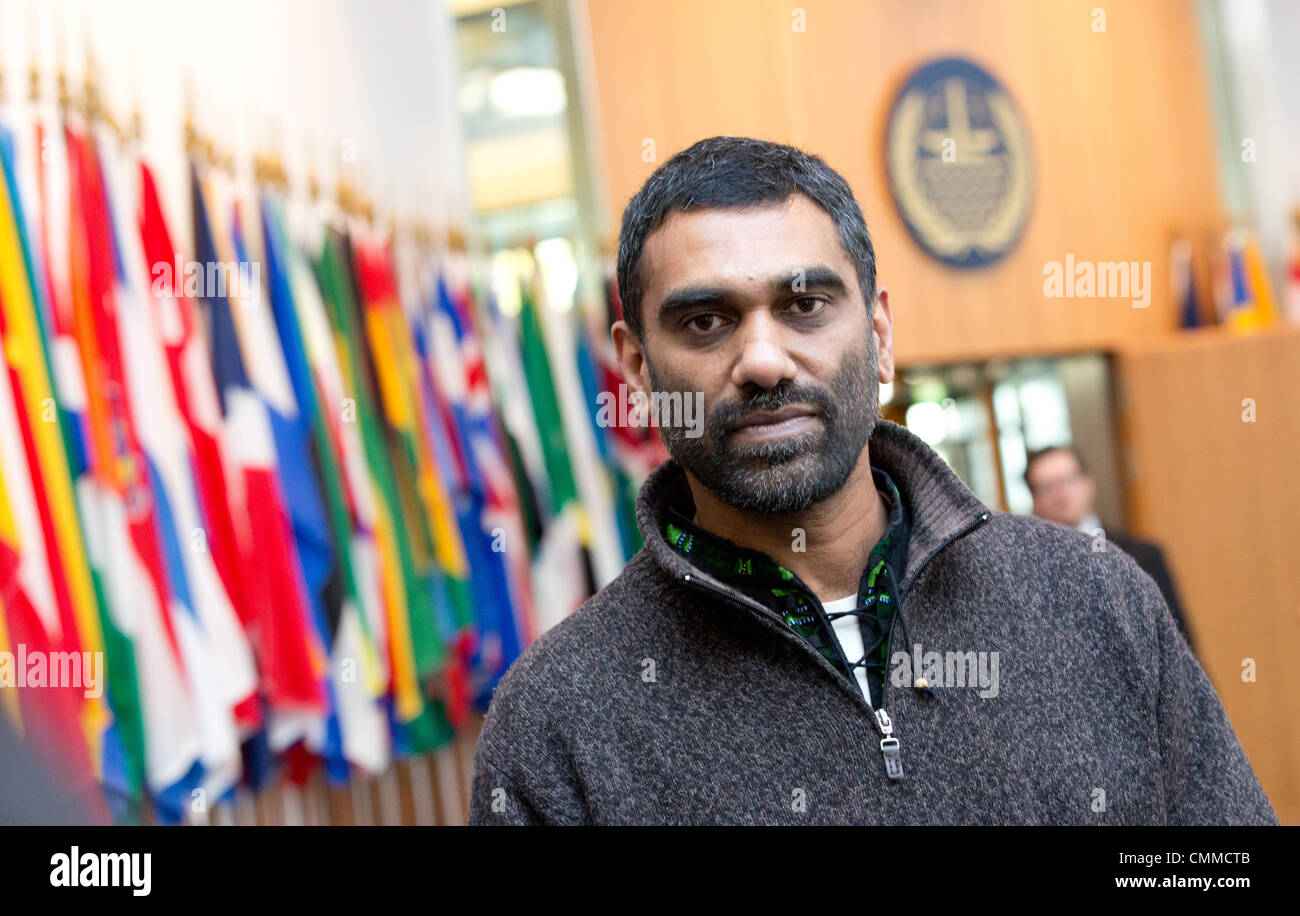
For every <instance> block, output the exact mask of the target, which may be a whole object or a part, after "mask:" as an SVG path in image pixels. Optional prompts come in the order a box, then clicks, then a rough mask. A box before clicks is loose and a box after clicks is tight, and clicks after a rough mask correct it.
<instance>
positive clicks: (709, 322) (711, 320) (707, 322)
mask: <svg viewBox="0 0 1300 916" xmlns="http://www.w3.org/2000/svg"><path fill="white" fill-rule="evenodd" d="M699 322H703V324H700V323H699ZM721 322H722V318H721V317H720V316H718V315H711V314H706V315H696V316H695V317H693V318H688V319H687V320H686V328H687V329H688V330H691V331H700V332H704V333H707V332H709V331H716V330H717V329H718V328H719V327H720V326H721Z"/></svg>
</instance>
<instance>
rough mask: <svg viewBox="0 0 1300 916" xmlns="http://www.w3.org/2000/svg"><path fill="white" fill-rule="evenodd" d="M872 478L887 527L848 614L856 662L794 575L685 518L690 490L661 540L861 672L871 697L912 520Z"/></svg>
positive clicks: (881, 478) (880, 474) (898, 498)
mask: <svg viewBox="0 0 1300 916" xmlns="http://www.w3.org/2000/svg"><path fill="white" fill-rule="evenodd" d="M871 476H872V479H873V481H874V482H875V486H876V489H877V490H878V491H879V492H880V495H881V498H883V499H884V500H885V505H886V506H887V507H888V511H889V523H888V525H887V526H886V528H885V532H884V534H883V535H881V537H880V539H879V540H878V541H877V542H876V544H875V546H874V547H872V548H871V554H870V557H869V558H868V561H867V565H866V568H865V569H863V571H862V576H861V579H860V581H859V584H858V610H856V611H854V612H851V613H853V614H854V615H855V616H857V617H858V620H859V622H860V624H861V627H862V631H863V646H864V647H866V649H867V653H866V655H865V656H864V657H863V658H862V659H848V658H846V657H845V655H844V652H843V650H842V648H841V647H840V644H839V640H838V639H837V638H836V636H835V633H834V629H833V626H832V624H831V621H830V619H829V618H828V617H827V616H826V612H825V610H824V609H823V607H822V605H821V602H820V601H819V600H818V599H817V597H816V596H815V595H814V594H813V592H812V590H811V589H810V588H808V586H807V585H806V584H805V583H804V582H803V581H802V580H800V579H799V577H798V576H797V575H795V573H794V572H793V571H791V570H789V569H787V568H786V567H784V566H782V565H781V564H780V563H778V562H777V561H776V560H775V559H774V558H773V557H772V556H771V555H769V554H767V553H765V552H763V551H759V550H753V549H751V548H748V547H742V546H740V545H739V544H736V543H734V542H733V541H730V540H728V539H727V538H724V537H722V536H720V535H717V534H714V533H712V532H710V531H706V530H704V529H703V528H701V527H699V526H698V525H696V524H695V523H694V522H693V521H692V520H691V519H690V517H689V516H688V515H687V514H686V513H688V512H690V513H692V514H693V512H694V507H693V506H691V505H689V502H690V497H689V491H686V494H685V496H684V498H683V501H682V502H681V503H680V504H679V505H674V506H669V507H668V510H667V513H666V519H667V520H666V522H665V524H664V535H665V537H666V538H667V541H668V543H669V544H670V545H671V546H672V547H673V548H674V549H675V550H677V551H678V552H680V553H682V554H683V555H685V556H688V557H690V558H692V559H693V560H694V561H696V562H699V563H701V564H704V565H706V566H707V567H708V571H709V572H711V573H712V574H713V575H714V576H715V577H717V578H718V579H719V580H721V581H723V582H726V583H727V584H729V585H733V586H735V587H736V588H738V589H740V590H741V591H742V592H744V593H745V594H747V595H750V596H751V597H753V598H755V599H757V600H759V601H760V602H762V603H763V604H765V605H766V606H767V607H770V608H772V609H773V610H774V611H775V612H777V613H778V614H779V615H781V616H782V617H783V618H784V619H785V621H786V623H787V624H789V625H790V627H791V628H792V629H794V630H795V631H796V632H797V633H799V634H800V635H801V636H803V637H804V638H805V639H807V640H808V641H809V642H810V643H811V644H812V645H813V647H814V648H816V649H817V650H818V651H819V652H821V653H822V654H823V655H824V656H825V657H826V658H827V659H828V660H829V661H830V662H831V663H832V664H833V665H835V667H836V668H838V669H839V670H840V671H841V672H842V673H843V674H845V675H846V676H847V677H849V678H850V680H853V675H852V672H851V669H853V668H854V667H857V666H864V667H866V669H867V679H868V682H869V683H870V685H871V690H872V695H873V696H878V695H879V690H880V687H879V686H878V685H879V684H880V682H881V681H882V680H883V675H884V667H885V661H886V654H887V652H888V645H889V639H888V636H889V629H890V627H891V625H892V623H893V618H894V613H893V611H894V607H895V606H896V605H897V603H898V594H897V578H896V577H899V576H901V575H902V574H903V570H904V569H906V567H907V550H908V541H909V539H910V536H911V519H910V513H909V511H908V507H907V502H906V500H905V499H903V496H902V494H901V493H900V492H899V489H898V487H897V485H896V484H895V483H894V481H893V480H892V479H891V478H890V476H889V475H888V474H887V473H885V471H884V470H882V469H881V468H879V467H876V466H875V465H872V467H871Z"/></svg>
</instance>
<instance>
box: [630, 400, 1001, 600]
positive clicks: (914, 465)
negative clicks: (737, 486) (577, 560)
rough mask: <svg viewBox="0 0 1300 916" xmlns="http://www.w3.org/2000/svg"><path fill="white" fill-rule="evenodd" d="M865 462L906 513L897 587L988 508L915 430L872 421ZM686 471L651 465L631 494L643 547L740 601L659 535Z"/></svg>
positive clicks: (675, 571) (680, 573) (676, 571)
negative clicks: (884, 478)
mask: <svg viewBox="0 0 1300 916" xmlns="http://www.w3.org/2000/svg"><path fill="white" fill-rule="evenodd" d="M869 453H870V458H871V463H872V464H873V465H877V466H878V467H880V468H882V469H883V470H884V471H885V472H886V473H888V474H889V476H890V477H891V478H893V480H894V482H895V483H896V484H897V485H898V489H899V492H900V493H901V494H902V496H903V499H904V500H905V501H906V502H907V506H908V508H909V510H910V512H911V538H910V540H909V541H908V550H907V570H906V572H904V573H903V576H902V583H901V585H900V588H901V590H903V591H906V590H907V589H908V588H909V587H910V586H911V583H912V580H913V579H914V578H915V577H916V575H917V573H918V572H919V571H920V570H921V569H922V568H923V567H924V566H925V565H926V564H927V563H929V561H930V560H931V559H932V558H933V557H934V556H935V554H937V553H938V552H939V551H940V550H942V549H943V548H944V547H945V546H946V545H947V544H948V543H949V542H950V541H951V540H953V539H954V538H956V537H958V536H959V535H961V534H963V533H965V532H966V531H968V530H970V529H971V528H973V527H974V526H975V525H977V524H978V523H979V522H980V521H982V520H983V519H986V518H987V517H988V516H989V514H990V512H989V509H988V507H986V506H985V505H984V503H982V502H981V501H980V500H979V499H978V498H977V497H976V496H975V494H974V493H972V492H971V491H970V489H969V488H968V487H967V486H966V485H965V484H964V483H962V482H961V479H960V478H958V477H957V475H956V474H955V473H954V472H953V470H952V469H951V468H950V467H948V465H947V463H946V462H945V461H944V460H943V458H941V457H940V456H939V454H938V453H937V452H935V451H934V449H932V448H930V446H928V445H926V444H925V442H923V441H922V440H921V439H920V438H919V437H917V436H916V434H915V433H912V432H911V431H909V430H908V429H906V428H905V427H903V426H899V425H898V424H896V423H891V422H889V421H888V420H878V421H877V422H876V428H875V431H874V432H873V433H872V436H871V440H870V443H869ZM688 489H689V488H688V485H687V482H686V473H685V471H684V470H683V469H682V466H681V465H680V464H679V463H678V462H677V461H676V460H675V459H671V458H670V459H668V460H667V461H665V462H663V463H662V464H660V465H659V467H657V468H655V469H654V470H653V471H652V472H651V473H650V476H649V477H647V478H646V481H645V483H644V484H642V486H641V492H640V494H639V496H638V497H637V505H636V521H637V527H638V528H639V529H640V531H641V536H642V538H644V540H645V546H646V550H647V551H648V552H649V553H650V555H651V556H652V557H653V558H654V560H655V561H656V562H657V563H658V564H659V565H660V566H661V567H663V569H664V570H666V571H667V572H668V573H670V574H671V575H672V576H673V577H674V578H677V579H682V578H684V577H686V576H687V575H689V576H691V577H692V578H695V579H702V580H704V581H706V582H707V583H708V584H710V585H712V586H713V587H715V588H720V589H723V590H725V591H727V592H728V593H734V594H735V595H736V596H738V597H740V598H742V600H745V603H749V601H748V599H743V596H741V594H740V592H739V591H738V590H736V589H734V588H732V587H731V586H729V585H726V584H725V583H722V582H720V581H718V579H717V578H716V577H714V576H712V575H711V574H710V573H709V572H708V571H707V570H705V569H701V568H700V567H698V566H696V565H695V564H694V563H692V562H691V560H690V558H688V557H686V556H683V555H682V554H681V553H679V552H678V551H676V550H674V549H673V548H672V546H671V545H670V544H669V543H668V541H667V539H666V538H665V537H664V523H665V522H666V521H667V517H668V508H669V507H670V506H672V505H673V504H674V503H676V502H677V501H678V500H679V499H682V498H683V496H684V494H685V492H686V491H687V490H688Z"/></svg>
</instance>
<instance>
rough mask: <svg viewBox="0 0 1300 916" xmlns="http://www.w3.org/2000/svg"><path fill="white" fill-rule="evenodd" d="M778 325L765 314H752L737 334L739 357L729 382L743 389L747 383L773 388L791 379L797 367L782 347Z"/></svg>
mask: <svg viewBox="0 0 1300 916" xmlns="http://www.w3.org/2000/svg"><path fill="white" fill-rule="evenodd" d="M781 331H782V329H781V326H780V324H779V323H778V322H776V321H774V320H773V319H772V318H771V317H770V316H768V315H752V316H750V317H749V318H747V319H746V320H745V322H744V323H743V324H742V326H741V331H740V334H738V335H737V340H738V344H739V346H740V348H741V351H740V357H739V358H738V359H737V360H736V364H735V366H734V367H733V368H732V371H731V382H732V384H733V385H735V386H736V387H737V388H740V389H743V388H744V387H745V386H746V385H747V384H754V385H758V386H759V387H760V388H774V387H776V386H777V385H778V384H780V383H781V382H782V381H787V380H790V381H793V379H794V377H795V373H796V372H797V370H798V367H797V366H796V365H795V362H794V360H793V359H792V358H791V356H790V354H789V352H788V351H787V350H786V348H785V343H784V340H783V338H782V333H781Z"/></svg>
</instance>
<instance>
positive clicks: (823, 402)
mask: <svg viewBox="0 0 1300 916" xmlns="http://www.w3.org/2000/svg"><path fill="white" fill-rule="evenodd" d="M790 404H801V405H807V406H809V407H812V408H814V409H815V411H816V413H817V415H818V416H821V417H830V416H831V415H833V414H834V411H835V407H834V403H833V402H832V401H831V396H830V392H828V391H826V390H825V389H824V388H814V387H810V386H808V385H803V386H789V387H786V388H768V389H764V390H763V391H760V392H758V393H757V394H755V395H753V396H752V397H747V398H743V399H737V400H734V401H724V402H723V403H721V404H718V405H717V406H716V407H714V408H713V411H712V412H711V413H710V414H709V429H710V431H712V432H713V433H714V434H715V435H726V434H728V433H731V432H732V431H733V430H735V429H736V427H737V426H738V425H739V424H740V423H741V422H742V421H743V420H744V419H745V418H746V417H748V416H749V415H750V414H752V413H754V412H755V411H759V410H780V409H781V408H782V407H786V406H788V405H790Z"/></svg>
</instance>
